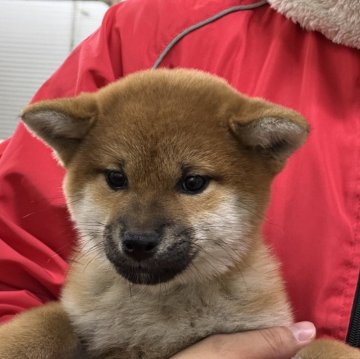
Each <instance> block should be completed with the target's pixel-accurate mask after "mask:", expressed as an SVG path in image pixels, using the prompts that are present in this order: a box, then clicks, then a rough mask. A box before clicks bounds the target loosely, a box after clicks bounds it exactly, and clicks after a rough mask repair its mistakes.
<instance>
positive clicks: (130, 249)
mask: <svg viewBox="0 0 360 359" xmlns="http://www.w3.org/2000/svg"><path fill="white" fill-rule="evenodd" d="M23 120H24V122H25V123H26V125H27V126H28V127H29V128H30V129H31V130H32V131H33V132H34V133H35V134H36V135H37V136H38V137H40V138H41V139H42V140H43V141H45V142H46V143H47V144H48V145H49V146H51V147H52V148H53V149H54V151H55V153H56V156H57V157H58V159H59V160H60V162H61V163H62V164H63V166H64V167H65V168H66V170H67V174H66V177H65V181H64V191H65V195H66V199H67V204H68V208H69V211H70V213H71V216H72V219H73V221H74V223H75V225H76V228H77V230H78V232H79V248H78V251H77V253H76V254H75V255H74V259H73V261H72V264H71V269H70V272H69V275H68V278H67V282H66V285H65V287H64V290H63V293H62V298H61V304H48V305H46V306H44V307H43V308H40V309H35V310H33V311H30V312H28V313H24V314H22V315H19V316H18V318H16V319H15V320H14V321H13V322H12V323H9V325H8V327H6V326H7V325H5V326H4V328H5V329H4V328H3V330H2V333H3V334H4V333H5V334H6V335H5V336H2V337H1V338H6V340H4V339H1V338H0V344H1V345H0V348H2V349H0V358H2V357H3V358H5V357H6V358H7V359H9V358H10V359H11V358H19V357H20V355H19V353H26V355H27V357H30V358H62V359H64V358H81V357H90V358H118V359H140V358H145V359H166V358H169V357H170V356H171V355H173V354H175V353H177V352H178V351H180V350H181V349H183V348H185V347H187V346H189V345H191V344H193V343H195V342H197V341H199V340H200V339H202V338H205V337H206V336H209V335H211V334H215V333H232V332H238V331H247V330H252V329H258V328H264V327H270V326H277V325H288V324H290V323H291V322H292V315H291V310H290V306H289V303H288V300H287V297H286V294H285V291H284V286H283V283H282V280H281V277H280V275H279V270H278V264H277V262H276V260H275V259H274V258H273V257H272V256H271V254H270V253H269V250H268V248H267V247H266V246H265V244H264V243H263V241H262V239H261V234H260V226H261V223H262V219H263V216H264V211H265V209H266V205H267V202H268V198H269V190H270V185H271V182H272V180H273V178H274V176H275V175H276V174H277V173H278V172H279V171H280V170H281V169H282V167H283V166H284V164H285V162H286V159H287V157H288V156H289V155H290V154H291V153H292V152H293V151H295V150H296V149H297V148H298V147H299V146H300V145H302V144H303V143H304V141H305V139H306V137H307V134H308V125H307V123H306V121H305V120H304V119H303V118H302V117H301V116H300V115H299V114H298V113H296V112H294V111H291V110H289V109H285V108H283V107H280V106H276V105H274V104H271V103H268V102H265V101H263V100H259V99H250V98H247V97H245V96H242V95H240V94H239V93H238V92H236V91H235V90H234V89H232V88H231V87H230V86H229V85H228V84H227V83H226V82H225V81H223V80H221V79H219V78H216V77H214V76H211V75H208V74H205V73H201V72H198V71H191V70H156V71H155V70H154V71H145V72H140V73H137V74H133V75H130V76H128V77H126V78H124V79H122V80H120V81H118V82H116V83H114V84H111V85H109V86H107V87H106V88H104V89H102V90H100V91H99V92H97V93H95V94H82V95H80V96H78V97H75V98H69V99H59V100H52V101H44V102H41V103H38V104H35V105H32V106H29V107H28V108H27V109H25V111H24V113H23ZM1 340H2V343H1ZM318 345H320V349H315V350H312V349H311V347H310V349H307V350H308V352H303V354H302V355H301V354H300V357H301V358H304V359H305V358H313V357H315V356H312V355H317V353H321V350H323V351H324V347H325V351H324V353H325V354H323V356H316V358H323V359H325V358H327V359H335V358H336V359H339V358H340V356H339V355H337V354H336V356H335V355H333V356H331V351H332V350H334V349H332V344H331V342H330V344H326V343H325V344H322V343H320V344H318ZM4 348H5V349H4ZM6 348H8V351H7V352H6ZM326 348H329V350H327V349H326ZM342 350H343V349H341V350H340V351H342ZM2 351H3V353H7V354H6V356H5V354H3V356H2V357H1V354H2ZM350 351H351V350H350V349H349V352H350ZM314 353H315V354H314ZM352 353H354V352H352ZM344 358H345V357H344ZM346 358H350V356H346ZM354 358H355V357H354Z"/></svg>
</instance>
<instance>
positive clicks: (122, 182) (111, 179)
mask: <svg viewBox="0 0 360 359" xmlns="http://www.w3.org/2000/svg"><path fill="white" fill-rule="evenodd" d="M105 178H106V182H107V184H108V185H109V187H110V188H111V189H113V190H115V191H118V190H121V189H125V188H126V187H127V184H128V180H127V177H126V175H125V173H124V172H122V171H112V170H109V171H106V172H105Z"/></svg>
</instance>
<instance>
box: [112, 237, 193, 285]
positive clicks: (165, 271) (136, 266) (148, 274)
mask: <svg viewBox="0 0 360 359" xmlns="http://www.w3.org/2000/svg"><path fill="white" fill-rule="evenodd" d="M177 247H178V246H173V247H172V248H169V249H168V250H166V252H164V253H161V254H155V255H154V256H153V257H151V258H148V259H146V260H143V261H140V262H137V261H135V260H133V259H131V258H128V257H127V256H126V255H124V254H123V253H121V252H120V250H119V248H118V246H117V245H116V242H115V241H114V240H113V239H112V238H111V237H110V238H109V237H108V238H107V239H106V241H105V254H106V257H107V258H108V260H109V261H110V263H111V264H112V265H113V267H114V268H115V270H116V271H117V273H119V274H120V275H121V276H122V277H123V278H125V279H126V280H127V281H129V282H130V283H133V284H140V285H156V284H161V283H166V282H169V281H171V280H173V279H174V278H175V277H177V276H178V275H179V274H181V273H182V272H184V271H185V270H186V268H188V267H189V265H190V264H191V262H192V260H193V258H194V257H195V256H196V252H195V251H194V250H193V248H192V247H191V244H190V243H188V242H182V243H181V248H177Z"/></svg>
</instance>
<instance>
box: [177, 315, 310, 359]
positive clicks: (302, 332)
mask: <svg viewBox="0 0 360 359" xmlns="http://www.w3.org/2000/svg"><path fill="white" fill-rule="evenodd" d="M315 335H316V329H315V327H314V325H313V324H312V323H309V322H302V323H297V324H294V325H292V326H290V327H274V328H269V329H263V330H256V331H251V332H244V333H236V334H222V335H214V336H211V337H209V338H207V339H205V340H203V341H201V342H199V343H197V344H195V345H193V346H191V347H190V348H188V349H186V350H184V351H182V352H180V353H178V354H177V355H175V356H174V357H173V358H172V359H289V358H291V357H292V356H294V355H295V354H296V353H297V352H298V351H299V350H300V349H301V348H303V347H304V346H305V345H307V344H309V343H310V342H311V341H312V339H314V338H315Z"/></svg>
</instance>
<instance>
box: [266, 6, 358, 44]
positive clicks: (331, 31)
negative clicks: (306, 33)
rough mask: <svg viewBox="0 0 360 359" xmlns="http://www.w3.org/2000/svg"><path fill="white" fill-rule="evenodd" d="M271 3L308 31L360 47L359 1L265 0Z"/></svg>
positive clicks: (334, 40)
mask: <svg viewBox="0 0 360 359" xmlns="http://www.w3.org/2000/svg"><path fill="white" fill-rule="evenodd" d="M268 2H269V3H270V5H271V6H272V7H273V8H274V9H275V10H276V11H279V12H280V13H282V14H284V15H285V16H286V17H288V18H290V19H292V20H293V21H295V22H297V23H299V24H300V25H301V26H302V27H304V28H305V29H307V30H316V31H320V32H321V33H322V34H324V35H325V36H326V37H327V38H329V39H330V40H331V41H333V42H336V43H338V44H342V45H346V46H351V47H355V48H358V49H360V0H268Z"/></svg>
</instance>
